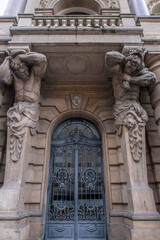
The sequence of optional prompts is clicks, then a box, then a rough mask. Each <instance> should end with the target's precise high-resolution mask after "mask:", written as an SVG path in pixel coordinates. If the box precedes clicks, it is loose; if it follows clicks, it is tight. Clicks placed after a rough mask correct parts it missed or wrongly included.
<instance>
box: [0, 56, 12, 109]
mask: <svg viewBox="0 0 160 240" xmlns="http://www.w3.org/2000/svg"><path fill="white" fill-rule="evenodd" d="M10 60H11V57H10V56H8V57H6V58H5V60H4V61H3V63H2V64H1V65H0V107H1V105H2V98H3V94H4V90H5V84H7V85H11V84H12V81H13V76H12V73H11V69H10Z"/></svg>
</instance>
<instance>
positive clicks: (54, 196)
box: [45, 118, 107, 240]
mask: <svg viewBox="0 0 160 240" xmlns="http://www.w3.org/2000/svg"><path fill="white" fill-rule="evenodd" d="M47 239H48V240H49V239H54V240H56V239H59V240H61V239H74V240H79V239H87V240H91V239H101V240H106V239H107V231H106V213H105V195H104V181H103V161H102V144H101V136H100V133H99V131H98V129H97V128H96V127H95V126H94V125H93V124H92V123H91V122H89V121H87V120H85V119H78V118H74V119H69V120H67V121H65V122H63V123H61V124H60V125H59V126H58V127H57V128H56V130H55V131H54V133H53V135H52V139H51V159H50V170H49V187H48V198H47V213H46V231H45V240H47Z"/></svg>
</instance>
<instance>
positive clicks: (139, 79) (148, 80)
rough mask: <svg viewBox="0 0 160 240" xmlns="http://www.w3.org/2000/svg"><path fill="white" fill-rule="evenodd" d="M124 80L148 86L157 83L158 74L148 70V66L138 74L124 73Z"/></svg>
mask: <svg viewBox="0 0 160 240" xmlns="http://www.w3.org/2000/svg"><path fill="white" fill-rule="evenodd" d="M124 80H125V81H127V82H129V83H130V84H134V85H139V86H141V87H147V86H150V85H152V84H155V83H156V76H155V74H154V73H152V72H150V71H148V70H147V68H144V69H143V70H142V71H140V72H139V74H138V76H131V75H128V74H124Z"/></svg>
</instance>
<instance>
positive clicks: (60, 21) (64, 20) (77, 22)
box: [32, 16, 122, 28]
mask: <svg viewBox="0 0 160 240" xmlns="http://www.w3.org/2000/svg"><path fill="white" fill-rule="evenodd" d="M43 26H47V27H60V28H76V27H78V28H84V27H87V28H88V27H92V28H107V27H121V26H122V20H121V18H120V17H119V16H116V17H113V16H90V17H86V16H85V17H82V16H78V17H75V16H73V17H71V16H67V17H66V16H53V17H46V16H40V17H39V16H36V17H33V19H32V27H43Z"/></svg>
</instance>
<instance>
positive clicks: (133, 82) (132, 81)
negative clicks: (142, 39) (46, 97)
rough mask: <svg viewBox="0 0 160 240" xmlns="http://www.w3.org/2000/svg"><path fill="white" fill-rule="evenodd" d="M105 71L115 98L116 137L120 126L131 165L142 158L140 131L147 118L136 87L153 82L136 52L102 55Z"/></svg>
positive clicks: (153, 76) (139, 52) (140, 50)
mask: <svg viewBox="0 0 160 240" xmlns="http://www.w3.org/2000/svg"><path fill="white" fill-rule="evenodd" d="M106 70H107V75H108V78H112V86H113V92H114V97H115V100H116V101H115V106H114V117H115V125H116V129H117V134H118V135H121V133H122V127H123V125H124V126H126V127H127V129H128V134H129V145H130V150H131V154H132V158H133V159H134V161H136V162H138V161H140V159H141V157H142V129H143V127H144V126H145V124H146V122H147V120H148V117H147V113H146V111H145V110H144V109H143V108H142V106H141V104H140V102H139V91H140V87H147V86H149V85H151V84H154V83H155V82H156V76H155V75H154V73H152V72H149V71H148V69H147V68H145V67H144V51H143V50H142V49H136V50H132V51H130V52H129V53H128V54H127V55H126V56H125V55H123V54H121V53H119V52H116V51H112V52H108V53H106Z"/></svg>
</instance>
